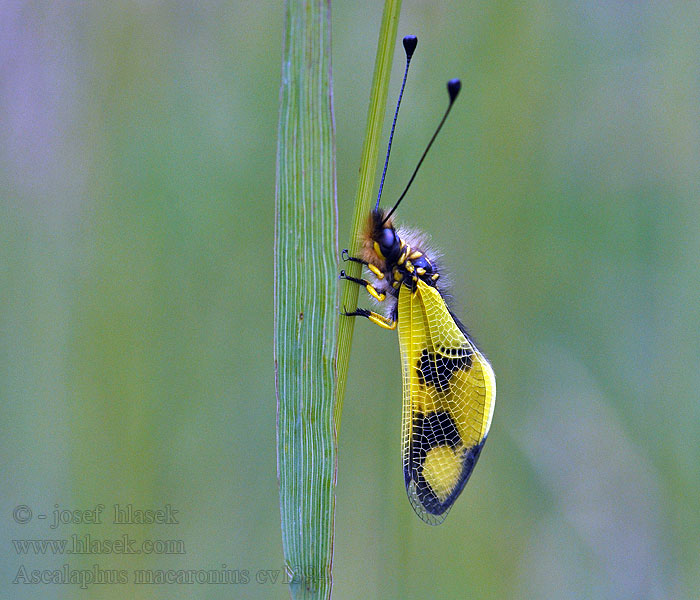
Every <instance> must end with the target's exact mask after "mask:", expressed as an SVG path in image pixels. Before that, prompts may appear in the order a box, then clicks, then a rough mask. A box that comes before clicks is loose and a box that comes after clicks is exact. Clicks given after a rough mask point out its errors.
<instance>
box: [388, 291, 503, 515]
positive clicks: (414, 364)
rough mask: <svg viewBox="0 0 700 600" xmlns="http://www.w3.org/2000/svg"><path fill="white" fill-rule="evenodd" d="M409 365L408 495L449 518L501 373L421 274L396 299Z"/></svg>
mask: <svg viewBox="0 0 700 600" xmlns="http://www.w3.org/2000/svg"><path fill="white" fill-rule="evenodd" d="M398 329H399V346H400V347H401V363H402V370H403V420H402V426H403V435H402V450H403V469H404V478H405V481H406V492H407V493H408V499H409V500H410V501H411V504H412V505H413V509H414V510H415V511H416V514H417V515H418V516H419V517H420V518H421V519H423V520H424V521H425V522H426V523H430V524H431V525H438V524H440V523H442V522H443V521H444V520H445V517H446V516H447V513H448V512H449V510H450V507H451V506H452V504H454V501H455V500H456V499H457V497H458V496H459V494H460V492H461V491H462V489H463V488H464V486H465V485H466V483H467V481H468V480H469V476H470V475H471V472H472V470H473V469H474V465H475V464H476V461H477V459H478V458H479V454H480V452H481V448H482V447H483V445H484V442H485V441H486V436H487V434H488V432H489V427H490V426H491V418H492V416H493V409H494V404H495V400H496V379H495V377H494V374H493V370H492V369H491V365H490V364H489V363H488V361H487V360H486V359H485V358H484V356H483V355H482V354H481V353H480V352H479V350H477V348H476V346H475V345H474V343H473V342H472V341H471V340H470V339H469V338H468V337H467V335H466V334H465V332H464V331H462V329H461V328H460V327H459V326H458V325H457V323H456V322H455V319H454V318H453V317H452V315H451V314H450V312H449V310H448V309H447V305H446V304H445V301H444V300H443V298H442V296H441V295H440V293H439V292H438V291H437V290H436V289H435V288H433V287H430V286H429V285H427V284H426V283H424V282H423V281H420V280H419V281H418V283H417V286H416V290H415V292H411V290H410V289H409V288H408V287H406V286H402V287H401V291H400V292H399V302H398Z"/></svg>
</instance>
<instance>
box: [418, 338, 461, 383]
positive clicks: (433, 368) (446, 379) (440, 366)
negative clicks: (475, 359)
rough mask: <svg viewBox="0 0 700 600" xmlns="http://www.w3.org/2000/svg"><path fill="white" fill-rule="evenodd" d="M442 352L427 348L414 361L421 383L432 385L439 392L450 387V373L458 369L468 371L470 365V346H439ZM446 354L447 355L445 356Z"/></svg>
mask: <svg viewBox="0 0 700 600" xmlns="http://www.w3.org/2000/svg"><path fill="white" fill-rule="evenodd" d="M440 350H441V351H442V353H443V354H435V353H432V352H428V349H427V348H424V349H423V352H422V353H421V355H420V358H419V359H418V362H417V363H416V372H417V375H418V381H419V382H420V384H421V385H425V386H427V385H430V384H432V385H434V386H435V388H436V389H437V390H438V391H439V392H447V391H448V390H449V389H450V379H451V378H452V373H454V372H455V371H458V370H460V369H461V370H463V371H468V370H469V369H470V368H471V366H472V352H471V349H470V348H467V347H464V348H441V349H440ZM445 354H447V356H445Z"/></svg>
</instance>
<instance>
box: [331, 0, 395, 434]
mask: <svg viewBox="0 0 700 600" xmlns="http://www.w3.org/2000/svg"><path fill="white" fill-rule="evenodd" d="M400 11H401V0H386V1H385V2H384V14H383V16H382V24H381V28H380V31H379V43H378V45H377V57H376V59H375V62H374V77H373V78H372V91H371V96H370V102H369V109H368V111H367V127H366V130H365V141H364V145H363V147H362V159H361V161H360V180H359V183H358V186H357V193H356V194H355V209H354V213H353V219H352V230H351V232H350V246H349V250H350V254H351V255H352V256H357V254H358V250H359V244H358V233H359V231H360V230H361V228H362V226H363V224H364V222H365V219H366V218H367V215H368V214H369V211H370V210H371V208H372V200H373V197H372V196H373V194H372V192H373V190H374V182H375V180H376V175H377V169H378V162H377V161H378V158H379V146H380V142H381V136H382V126H383V125H384V115H385V113H386V98H387V93H388V90H389V80H390V78H391V64H392V61H393V58H394V52H395V51H396V29H397V26H398V22H399V13H400ZM344 269H345V270H346V271H347V273H348V275H350V276H352V277H359V276H360V272H361V270H362V269H361V267H360V265H359V264H357V263H353V262H348V263H347V264H345V266H344ZM358 293H359V286H357V285H344V286H343V293H342V299H341V301H340V306H341V307H344V308H346V309H347V310H348V311H352V310H354V309H355V308H356V307H357V296H358ZM354 325H355V319H349V318H342V319H340V325H339V330H338V399H337V403H336V410H335V415H336V425H337V427H338V430H340V417H341V414H342V411H343V399H344V398H345V384H346V381H347V375H348V365H349V363H350V347H351V344H352V333H353V328H354Z"/></svg>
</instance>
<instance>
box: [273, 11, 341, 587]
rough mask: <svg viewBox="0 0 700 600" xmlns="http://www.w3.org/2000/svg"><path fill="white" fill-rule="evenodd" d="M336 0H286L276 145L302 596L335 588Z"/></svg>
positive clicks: (284, 373)
mask: <svg viewBox="0 0 700 600" xmlns="http://www.w3.org/2000/svg"><path fill="white" fill-rule="evenodd" d="M330 50H331V49H330V3H329V2H327V1H323V0H315V1H313V2H303V1H301V0H288V1H287V4H286V25H285V48H284V55H283V63H282V86H281V90H280V113H279V131H278V149H277V193H276V222H275V372H276V384H277V406H278V408H277V465H278V467H277V470H278V477H279V483H280V511H281V517H282V540H283V545H284V555H285V563H286V568H287V570H288V575H289V576H290V577H291V578H292V582H291V583H290V592H291V595H292V597H293V598H329V597H330V592H331V562H332V557H333V518H334V509H335V496H334V487H335V469H336V438H335V425H334V422H333V406H334V398H335V389H336V379H335V355H336V339H337V337H336V334H337V323H338V304H337V293H338V292H337V290H338V284H337V206H336V189H335V149H334V144H335V140H334V124H333V112H332V101H331V100H332V94H331V53H330Z"/></svg>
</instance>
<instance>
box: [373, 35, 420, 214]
mask: <svg viewBox="0 0 700 600" xmlns="http://www.w3.org/2000/svg"><path fill="white" fill-rule="evenodd" d="M417 45H418V38H417V37H416V36H415V35H407V36H406V37H404V38H403V49H404V50H405V51H406V69H405V70H404V72H403V81H402V82H401V91H400V92H399V101H398V102H397V103H396V111H395V112H394V122H393V123H392V124H391V133H390V134H389V147H388V148H387V149H386V159H385V160H384V170H383V171H382V180H381V182H380V183H379V193H378V194H377V204H376V205H375V206H374V210H377V209H378V208H379V200H380V199H381V197H382V189H383V188H384V178H385V177H386V169H387V167H388V166H389V154H391V141H392V140H393V139H394V129H396V118H397V117H398V116H399V106H401V98H403V90H404V88H405V87H406V77H408V66H409V65H410V64H411V57H412V56H413V52H414V51H415V49H416V46H417Z"/></svg>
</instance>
